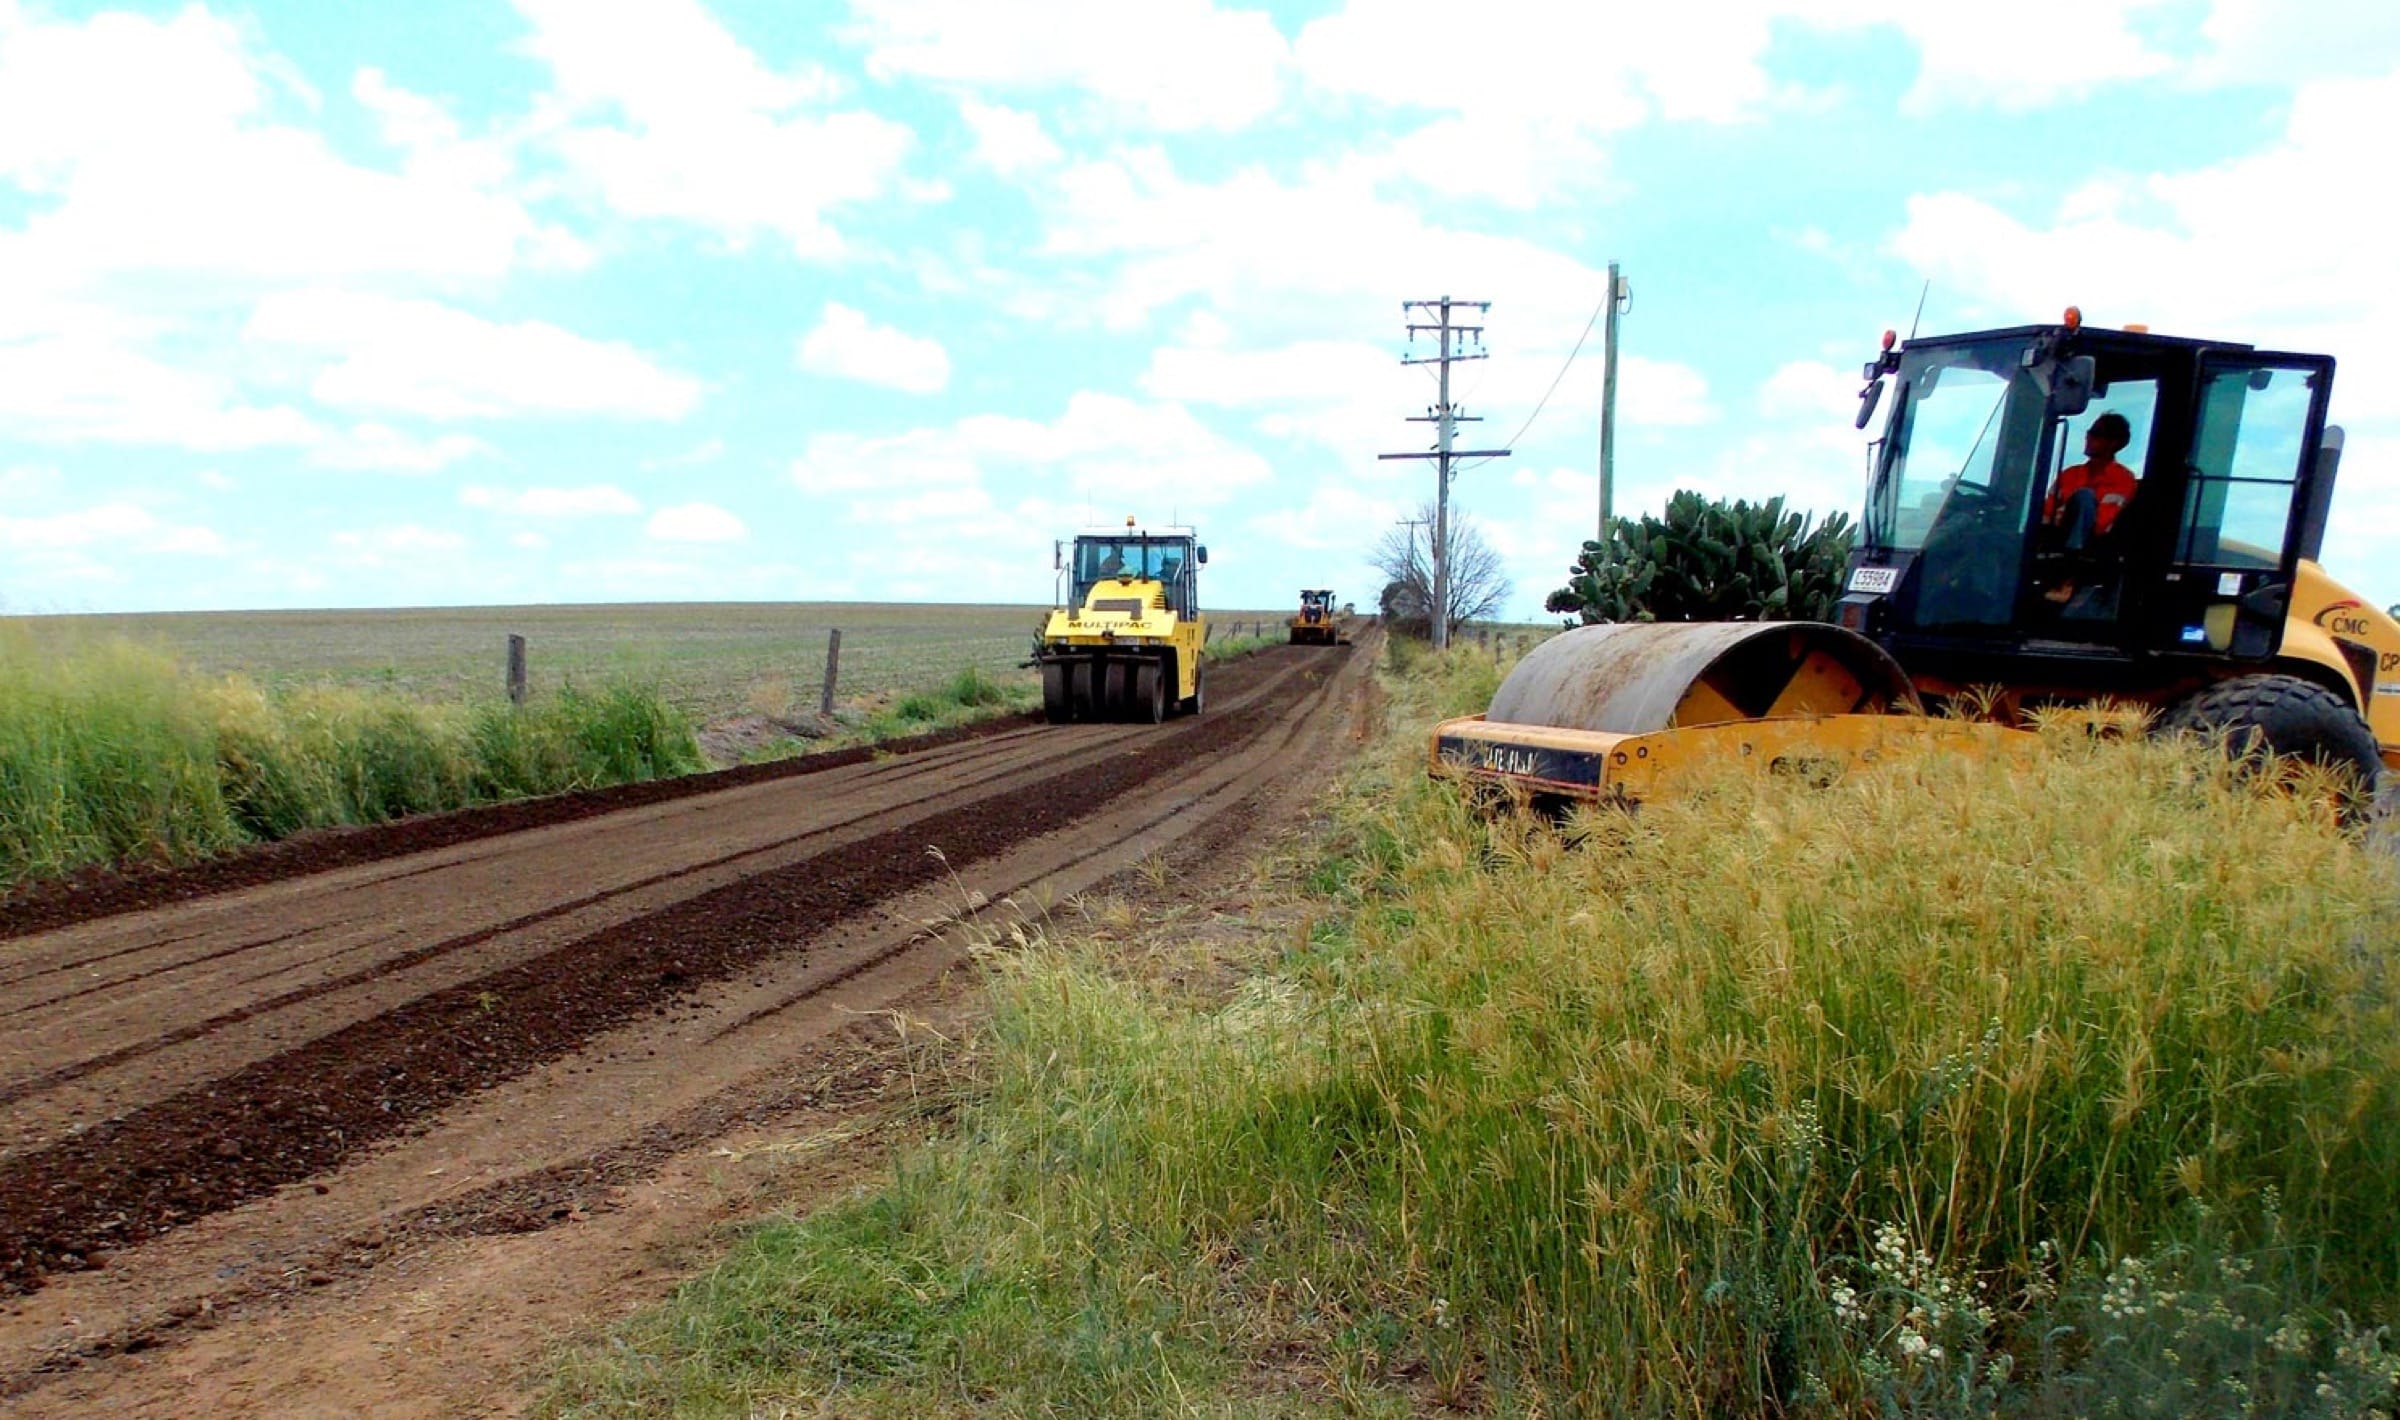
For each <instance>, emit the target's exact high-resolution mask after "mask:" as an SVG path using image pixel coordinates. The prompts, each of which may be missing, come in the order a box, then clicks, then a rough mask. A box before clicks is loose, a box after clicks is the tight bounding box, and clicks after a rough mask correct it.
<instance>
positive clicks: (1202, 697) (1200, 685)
mask: <svg viewBox="0 0 2400 1420" xmlns="http://www.w3.org/2000/svg"><path fill="white" fill-rule="evenodd" d="M1207 700H1208V667H1206V666H1196V667H1194V668H1193V670H1192V693H1191V694H1189V695H1187V696H1185V697H1183V699H1181V700H1179V701H1177V702H1176V704H1175V708H1176V709H1177V710H1178V711H1180V712H1181V713H1183V714H1186V715H1197V714H1199V713H1200V707H1201V706H1202V705H1204V704H1206V703H1207Z"/></svg>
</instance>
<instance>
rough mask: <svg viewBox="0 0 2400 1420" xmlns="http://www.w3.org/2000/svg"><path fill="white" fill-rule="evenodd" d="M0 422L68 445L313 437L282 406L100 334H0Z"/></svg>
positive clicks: (192, 444) (234, 444) (245, 444)
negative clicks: (249, 397) (251, 398)
mask: <svg viewBox="0 0 2400 1420" xmlns="http://www.w3.org/2000/svg"><path fill="white" fill-rule="evenodd" d="M0 429H6V430H10V431H12V432H14V433H17V434H20V435H22V436H23V437H26V438H31V439H40V440H46V441H55V442H64V443H76V442H84V441H92V442H100V443H112V444H171V445H178V446H181V447H183V448H187V449H199V450H210V451H218V450H235V449H255V448H266V447H273V446H278V445H281V446H293V447H301V446H307V445H310V444H314V443H316V442H317V441H318V440H319V439H320V438H322V437H323V431H322V430H321V429H320V428H319V427H318V426H317V424H316V423H315V421H313V420H311V419H310V418H309V417H308V416H307V415H305V414H302V413H301V412H300V411H298V410H296V409H293V408H291V407H289V406H288V405H272V406H264V407H262V406H259V405H255V404H251V403H248V402H246V401H245V400H244V399H243V398H242V397H241V395H240V394H239V392H238V391H237V390H236V389H235V388H234V387H233V385H232V383H231V381H229V380H227V379H225V378H224V377H222V376H218V375H210V374H201V373H197V372H193V371H187V370H182V369H178V368H175V367H174V366H172V365H169V364H167V363H165V362H163V361H161V360H159V359H156V358H154V357H153V356H151V355H149V354H147V353H145V352H143V351H142V350H140V349H139V348H137V347H135V346H134V345H131V344H128V343H123V342H120V341H117V340H114V339H112V338H110V337H109V336H108V335H107V334H106V333H104V332H92V333H83V332H76V331H66V332H62V333H60V334H56V335H43V336H36V337H33V338H30V339H22V340H13V341H11V340H0Z"/></svg>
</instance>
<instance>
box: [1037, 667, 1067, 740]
mask: <svg viewBox="0 0 2400 1420" xmlns="http://www.w3.org/2000/svg"><path fill="white" fill-rule="evenodd" d="M1042 718H1043V719H1045V720H1048V721H1049V722H1050V723H1051V724H1053V725H1063V724H1065V723H1067V722H1068V721H1069V720H1072V719H1074V718H1075V705H1074V702H1073V701H1072V700H1070V699H1068V697H1067V667H1066V664H1065V663H1064V662H1063V661H1052V662H1050V663H1049V664H1047V665H1045V666H1043V667H1042Z"/></svg>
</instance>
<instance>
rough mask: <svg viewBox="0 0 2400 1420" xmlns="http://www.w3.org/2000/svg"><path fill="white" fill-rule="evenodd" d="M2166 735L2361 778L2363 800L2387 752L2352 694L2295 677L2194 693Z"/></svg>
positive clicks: (2236, 682) (2168, 723)
mask: <svg viewBox="0 0 2400 1420" xmlns="http://www.w3.org/2000/svg"><path fill="white" fill-rule="evenodd" d="M2159 728H2160V729H2161V730H2162V731H2164V732H2166V733H2169V734H2196V735H2206V736H2209V737H2211V738H2220V739H2222V740H2223V741H2224V742H2225V746H2226V748H2227V749H2228V750H2229V751H2230V752H2232V753H2233V754H2235V755H2238V756H2241V757H2244V758H2255V757H2257V756H2258V755H2259V754H2260V753H2261V752H2262V751H2263V752H2264V753H2267V754H2272V755H2277V756H2280V757H2283V758H2287V759H2298V760H2305V761H2308V762H2310V763H2313V764H2321V765H2324V766H2326V767H2327V768H2331V769H2347V770H2349V771H2351V772H2352V773H2353V774H2355V775H2356V776H2357V779H2358V787H2359V791H2360V793H2361V795H2362V801H2367V802H2371V801H2372V800H2373V798H2374V796H2375V781H2376V777H2377V776H2378V775H2379V774H2380V773H2381V772H2382V770H2383V754H2382V752H2381V751H2380V750H2379V749H2378V748H2377V747H2376V744H2375V732H2374V731H2372V730H2370V729H2368V728H2367V722H2366V721H2365V720H2363V719H2361V718H2360V717H2359V713H2358V711H2357V709H2356V708H2355V707H2354V706H2352V705H2351V704H2350V701H2349V700H2348V698H2347V697H2345V696H2343V695H2341V694H2340V693H2339V692H2337V691H2333V690H2329V689H2327V688H2326V687H2325V686H2322V685H2319V684H2317V683H2316V682H2315V681H2313V680H2302V679H2301V678H2300V677H2298V676H2292V675H2245V676H2235V677H2234V678H2233V679H2231V680H2221V681H2218V682H2217V683H2216V684H2215V685H2212V686H2209V687H2208V688H2207V689H2205V690H2198V691H2194V692H2193V693H2192V694H2191V695H2190V696H2187V697H2186V698H2185V699H2183V700H2181V701H2179V702H2178V703H2177V704H2176V705H2175V706H2174V708H2173V709H2171V710H2169V711H2168V712H2167V715H2166V718H2165V719H2164V720H2162V721H2161V722H2160V725H2159Z"/></svg>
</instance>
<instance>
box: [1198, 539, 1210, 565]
mask: <svg viewBox="0 0 2400 1420" xmlns="http://www.w3.org/2000/svg"><path fill="white" fill-rule="evenodd" d="M1200 565H1201V566H1203V567H1206V566H1207V565H1208V545H1207V544H1206V543H1202V544H1201V545H1200Z"/></svg>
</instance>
